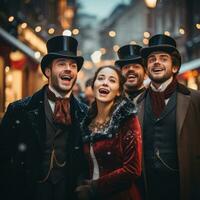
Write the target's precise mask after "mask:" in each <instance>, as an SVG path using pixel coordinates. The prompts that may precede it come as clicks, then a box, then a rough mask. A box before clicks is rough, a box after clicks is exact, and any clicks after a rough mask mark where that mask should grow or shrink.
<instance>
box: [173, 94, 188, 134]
mask: <svg viewBox="0 0 200 200" xmlns="http://www.w3.org/2000/svg"><path fill="white" fill-rule="evenodd" d="M189 103H190V95H185V94H183V93H178V95H177V110H176V120H177V122H176V123H177V134H178V136H180V133H181V129H182V126H183V122H184V120H185V116H186V114H187V111H188V107H189Z"/></svg>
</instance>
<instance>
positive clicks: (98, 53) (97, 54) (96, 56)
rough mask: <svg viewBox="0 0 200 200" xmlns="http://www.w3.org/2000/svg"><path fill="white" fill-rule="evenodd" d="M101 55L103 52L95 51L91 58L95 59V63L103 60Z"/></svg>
mask: <svg viewBox="0 0 200 200" xmlns="http://www.w3.org/2000/svg"><path fill="white" fill-rule="evenodd" d="M101 56H102V53H101V51H95V52H94V53H93V54H92V55H91V59H92V61H93V63H98V62H100V61H101Z"/></svg>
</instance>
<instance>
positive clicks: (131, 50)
mask: <svg viewBox="0 0 200 200" xmlns="http://www.w3.org/2000/svg"><path fill="white" fill-rule="evenodd" d="M141 48H142V47H141V46H139V45H132V44H128V45H125V46H122V47H121V48H119V50H118V51H117V54H118V57H119V60H117V61H116V62H115V65H117V66H119V67H120V68H122V67H123V66H124V65H127V64H131V63H139V64H141V65H143V59H142V57H141V54H140V50H141Z"/></svg>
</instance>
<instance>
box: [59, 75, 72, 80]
mask: <svg viewBox="0 0 200 200" xmlns="http://www.w3.org/2000/svg"><path fill="white" fill-rule="evenodd" d="M61 79H62V80H65V81H70V80H71V79H72V77H71V76H70V75H62V76H61Z"/></svg>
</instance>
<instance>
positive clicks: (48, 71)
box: [44, 67, 51, 78]
mask: <svg viewBox="0 0 200 200" xmlns="http://www.w3.org/2000/svg"><path fill="white" fill-rule="evenodd" d="M44 73H45V75H46V76H47V77H48V78H49V77H50V74H51V70H50V68H48V67H47V68H45V71H44Z"/></svg>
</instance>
